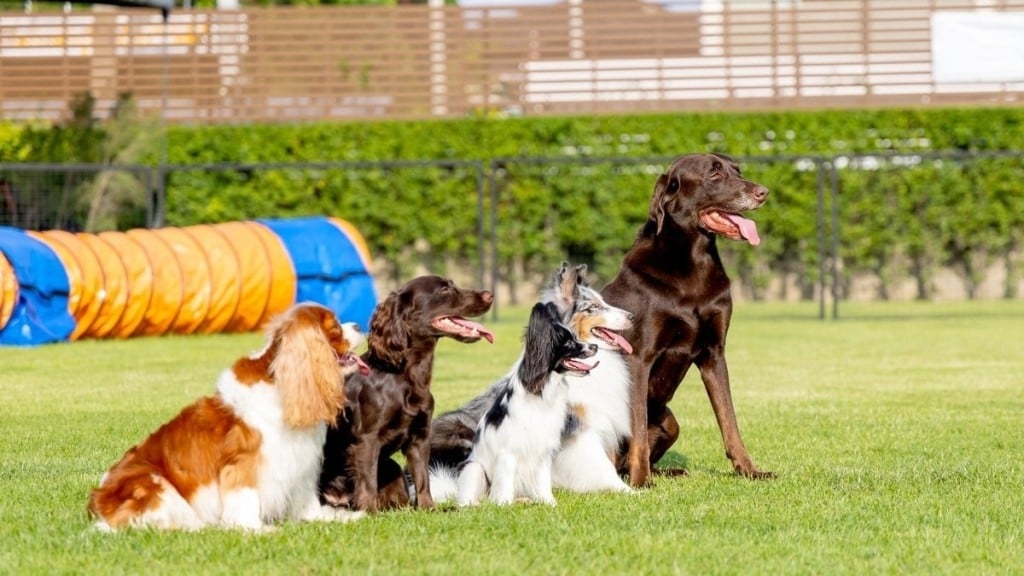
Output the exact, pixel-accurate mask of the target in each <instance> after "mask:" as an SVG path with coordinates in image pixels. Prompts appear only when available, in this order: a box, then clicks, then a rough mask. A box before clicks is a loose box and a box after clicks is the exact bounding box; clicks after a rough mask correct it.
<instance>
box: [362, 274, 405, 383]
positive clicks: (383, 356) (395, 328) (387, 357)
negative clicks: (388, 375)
mask: <svg viewBox="0 0 1024 576" xmlns="http://www.w3.org/2000/svg"><path fill="white" fill-rule="evenodd" d="M401 299H402V294H401V293H399V292H398V291H395V292H392V293H391V294H389V295H388V297H387V298H386V299H385V300H384V301H383V302H381V303H380V304H379V305H378V306H377V309H376V310H374V312H373V317H371V318H370V334H369V337H368V339H367V341H366V346H367V349H368V351H369V356H370V358H371V359H373V360H378V361H379V362H381V363H383V364H385V365H388V366H391V367H393V368H394V369H395V370H396V371H400V370H402V368H404V367H405V350H406V349H407V348H408V347H409V344H410V336H409V332H408V330H407V329H406V326H405V322H404V321H402V318H401V317H400V313H399V306H398V304H399V300H401ZM371 361H372V360H371Z"/></svg>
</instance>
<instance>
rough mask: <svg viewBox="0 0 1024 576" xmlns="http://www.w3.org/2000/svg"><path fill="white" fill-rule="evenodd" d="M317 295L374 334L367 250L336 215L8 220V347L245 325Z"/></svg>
mask: <svg viewBox="0 0 1024 576" xmlns="http://www.w3.org/2000/svg"><path fill="white" fill-rule="evenodd" d="M303 301H312V302H318V303H320V304H323V305H325V306H327V307H328V308H330V309H331V310H333V311H334V313H335V314H337V315H338V317H339V318H340V319H341V320H342V321H345V322H357V323H358V324H359V325H360V326H361V327H362V328H363V330H364V331H365V330H367V329H368V327H369V322H370V315H371V314H372V313H373V309H374V307H375V306H376V305H377V296H376V292H375V290H374V285H373V277H372V275H371V272H370V254H369V249H368V248H367V245H366V242H365V240H364V239H363V237H362V235H361V234H360V233H359V231H358V230H357V229H356V228H355V227H354V226H353V225H352V224H351V223H349V222H346V221H345V220H342V219H340V218H330V217H308V218H289V219H265V220H249V221H238V222H226V223H222V224H204V225H197V226H184V227H167V228H158V229H141V228H140V229H134V230H129V231H127V232H100V233H98V234H90V233H71V232H66V231H62V230H47V231H43V232H36V231H25V230H21V229H17V228H8V227H0V345H22V346H30V345H37V344H46V343H51V342H62V341H68V340H79V339H83V338H129V337H134V336H157V335H162V334H195V333H198V334H210V333H215V332H248V331H252V330H255V329H257V328H261V327H262V326H263V325H264V324H265V323H266V322H267V320H269V319H270V318H271V317H273V316H274V315H276V314H278V313H280V312H282V311H284V310H285V309H287V308H288V307H289V306H291V305H292V304H294V303H295V302H303Z"/></svg>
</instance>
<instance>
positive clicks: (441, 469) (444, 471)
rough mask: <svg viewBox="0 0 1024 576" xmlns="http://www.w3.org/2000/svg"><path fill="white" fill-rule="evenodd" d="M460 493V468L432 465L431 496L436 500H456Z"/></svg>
mask: <svg viewBox="0 0 1024 576" xmlns="http://www.w3.org/2000/svg"><path fill="white" fill-rule="evenodd" d="M458 495H459V470H458V468H451V467H448V466H431V467H430V497H431V498H433V499H434V502H445V501H447V500H454V499H455V498H456V497H457V496H458Z"/></svg>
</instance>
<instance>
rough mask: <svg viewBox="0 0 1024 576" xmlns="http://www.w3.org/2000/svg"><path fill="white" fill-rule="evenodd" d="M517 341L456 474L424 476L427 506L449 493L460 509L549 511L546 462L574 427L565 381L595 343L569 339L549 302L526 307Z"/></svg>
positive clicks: (444, 471)
mask: <svg viewBox="0 0 1024 576" xmlns="http://www.w3.org/2000/svg"><path fill="white" fill-rule="evenodd" d="M525 340H526V342H525V345H524V348H523V355H522V356H521V357H520V361H519V362H518V363H517V364H516V366H515V367H514V368H513V371H512V372H511V373H510V374H509V377H508V378H507V379H506V380H504V381H503V382H502V383H501V384H500V386H501V387H500V389H499V390H498V394H497V397H496V398H495V399H494V400H493V402H492V403H491V405H490V407H489V408H488V409H487V411H486V412H485V413H484V415H483V417H482V418H481V419H480V421H479V423H478V424H477V426H476V433H475V437H474V439H473V448H472V451H471V452H470V454H469V458H468V459H467V460H466V461H465V462H464V463H463V464H462V465H461V468H460V469H458V473H457V474H456V473H455V472H454V470H455V469H453V468H441V469H437V468H435V469H433V470H432V471H431V472H432V473H431V492H432V493H433V495H434V498H435V500H437V501H443V500H446V499H449V498H451V497H452V496H453V495H454V496H456V497H457V499H458V503H459V505H460V506H472V505H476V504H479V503H480V501H481V500H482V499H483V498H484V497H485V496H489V498H490V500H491V501H493V502H495V503H497V504H511V503H512V502H514V501H515V500H517V499H526V500H530V501H533V502H542V503H544V504H549V505H551V506H554V505H555V497H554V495H553V493H552V482H551V473H552V464H553V462H554V458H555V454H556V453H557V452H558V450H559V449H560V448H561V446H562V443H563V440H564V438H566V437H568V436H570V435H571V434H572V433H573V429H572V428H573V427H574V426H575V425H576V424H577V423H578V422H579V421H578V419H577V418H575V417H574V415H573V414H572V412H571V411H570V409H569V381H568V379H569V378H570V377H572V376H585V375H587V374H588V373H589V372H590V371H591V370H592V369H593V368H594V367H595V365H594V364H589V363H587V362H585V361H584V360H585V359H587V358H590V357H592V356H594V354H596V353H597V345H595V344H584V343H583V342H580V341H579V340H577V339H576V337H575V336H574V335H573V333H572V332H571V331H570V330H569V329H568V328H567V327H566V326H565V325H563V324H562V321H561V317H560V314H559V311H558V308H557V306H555V305H554V304H551V303H547V304H544V303H538V304H536V305H534V307H533V310H532V311H531V313H530V321H529V325H528V326H527V329H526V336H525ZM452 480H455V482H453V481H452ZM453 487H454V490H453ZM453 492H455V493H454V494H453Z"/></svg>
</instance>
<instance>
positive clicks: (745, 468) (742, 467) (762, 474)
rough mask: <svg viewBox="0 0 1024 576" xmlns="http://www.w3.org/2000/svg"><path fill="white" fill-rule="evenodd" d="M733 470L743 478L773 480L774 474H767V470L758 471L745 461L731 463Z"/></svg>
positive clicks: (751, 463) (752, 464)
mask: <svg viewBox="0 0 1024 576" xmlns="http://www.w3.org/2000/svg"><path fill="white" fill-rule="evenodd" d="M732 465H733V468H734V469H735V470H736V473H737V474H739V475H740V476H743V477H744V478H750V479H751V480H771V479H772V478H775V473H774V472H768V471H767V470H760V469H758V467H757V466H754V463H753V462H751V461H749V460H747V461H745V462H743V461H741V462H733V464H732Z"/></svg>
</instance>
